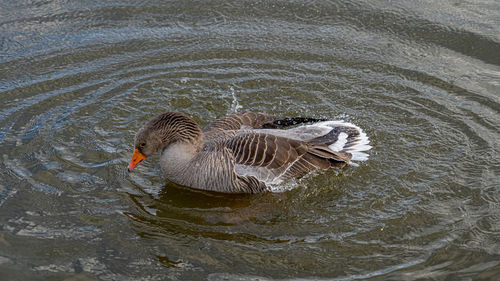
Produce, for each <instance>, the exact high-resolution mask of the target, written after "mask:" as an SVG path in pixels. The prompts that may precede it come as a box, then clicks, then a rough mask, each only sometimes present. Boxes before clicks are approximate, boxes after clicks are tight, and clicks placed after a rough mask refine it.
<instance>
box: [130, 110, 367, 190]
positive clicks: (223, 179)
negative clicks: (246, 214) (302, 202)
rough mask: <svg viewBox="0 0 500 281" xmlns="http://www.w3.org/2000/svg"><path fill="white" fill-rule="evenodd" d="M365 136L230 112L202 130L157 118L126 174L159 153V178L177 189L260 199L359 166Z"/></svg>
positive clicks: (325, 123) (354, 130) (182, 118)
mask: <svg viewBox="0 0 500 281" xmlns="http://www.w3.org/2000/svg"><path fill="white" fill-rule="evenodd" d="M369 143H370V141H369V138H368V136H367V135H366V134H365V133H364V132H363V130H362V129H361V128H359V127H358V126H356V125H354V124H351V123H349V122H344V121H330V120H327V119H318V118H305V117H286V118H281V117H277V116H275V115H272V114H267V113H257V112H242V113H233V114H229V115H226V116H224V117H221V118H219V119H216V120H215V121H213V122H212V123H210V124H208V125H207V126H206V127H205V128H203V129H201V127H200V126H199V125H198V124H197V123H196V122H195V121H194V120H193V119H192V118H191V117H189V116H188V115H186V114H184V113H180V112H165V113H162V114H160V115H158V116H156V117H155V118H153V119H152V120H150V121H149V122H147V123H146V124H144V125H143V126H142V127H141V128H140V129H139V130H138V131H137V133H136V135H135V140H134V152H133V155H132V159H131V160H130V163H129V165H128V171H129V172H131V171H132V170H133V169H134V168H136V167H137V166H138V165H139V164H141V163H142V162H143V161H144V160H146V158H148V157H149V156H151V155H153V154H155V153H158V152H160V153H161V155H160V166H161V168H162V171H163V174H164V176H165V177H166V178H167V179H168V180H169V181H171V182H174V183H176V184H178V185H181V186H187V187H190V188H194V189H201V190H206V191H215V192H223V193H260V192H268V191H271V192H272V191H273V190H274V189H273V187H275V186H279V185H280V184H284V183H286V182H288V181H291V180H292V179H296V178H300V177H303V176H305V175H306V174H308V173H311V172H312V171H315V170H328V169H340V168H342V167H344V166H345V165H346V164H348V163H353V162H352V161H365V160H367V159H368V154H367V153H365V152H363V151H367V150H369V149H371V148H372V147H371V145H369Z"/></svg>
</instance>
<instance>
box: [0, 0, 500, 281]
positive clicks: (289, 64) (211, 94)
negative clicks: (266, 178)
mask: <svg viewBox="0 0 500 281" xmlns="http://www.w3.org/2000/svg"><path fill="white" fill-rule="evenodd" d="M499 14H500V4H499V2H498V1H496V0H482V1H472V2H468V1H300V0H299V1H234V2H230V1H86V2H83V1H64V0H62V1H52V0H47V1H23V0H21V1H6V0H3V1H2V0H0V155H1V157H2V159H1V160H2V161H1V164H0V280H2V281H3V280H257V279H258V280H275V279H278V280H289V279H290V280H308V279H314V280H358V279H373V280H499V278H500V277H499V276H500V191H499V188H500V17H499ZM235 109H238V110H239V111H244V110H251V111H261V112H269V113H273V114H276V115H281V116H296V115H299V116H310V117H321V118H331V119H343V120H346V121H349V122H352V123H355V124H357V125H359V126H360V127H362V128H363V129H364V130H365V132H366V133H367V134H368V135H369V136H370V139H371V141H372V145H373V149H372V150H371V151H370V155H371V156H370V160H369V161H367V162H364V163H362V164H361V165H360V166H359V167H352V166H351V167H346V168H345V169H342V170H340V171H338V172H334V171H332V172H328V173H324V174H318V175H313V176H309V177H306V178H305V179H302V180H300V181H298V182H297V184H296V185H295V187H294V188H293V189H291V190H289V191H286V192H282V193H274V194H273V193H267V194H260V195H255V196H245V195H238V196H235V195H232V196H230V195H224V194H212V193H204V192H199V191H194V190H190V189H186V188H182V187H177V186H174V185H173V184H170V183H168V182H167V181H166V180H165V179H164V178H163V177H162V175H161V171H160V168H159V164H158V157H153V159H148V161H147V162H145V163H144V164H142V165H141V166H140V167H139V168H138V169H136V170H135V171H134V172H133V173H131V174H128V173H127V172H126V168H127V164H128V161H129V160H130V157H131V154H132V144H133V137H134V134H135V131H136V130H137V129H138V128H139V127H140V126H141V125H142V124H143V123H144V122H145V121H147V120H149V119H150V118H152V117H154V116H155V115H156V114H159V113H161V112H164V111H181V112H184V113H187V114H188V115H191V116H193V117H194V118H195V119H196V120H197V121H198V122H200V123H201V124H202V125H206V124H207V123H208V122H210V121H212V120H214V119H215V118H216V117H218V116H221V115H225V114H227V113H230V112H233V111H234V110H235Z"/></svg>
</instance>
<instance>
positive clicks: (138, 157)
mask: <svg viewBox="0 0 500 281" xmlns="http://www.w3.org/2000/svg"><path fill="white" fill-rule="evenodd" d="M144 160H146V156H144V154H142V153H140V152H139V150H137V148H135V149H134V155H132V160H130V163H129V164H128V171H129V172H130V171H132V170H133V169H134V168H135V167H137V166H139V164H141V163H142V161H144Z"/></svg>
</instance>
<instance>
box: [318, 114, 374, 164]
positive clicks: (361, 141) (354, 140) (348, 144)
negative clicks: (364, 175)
mask: <svg viewBox="0 0 500 281" xmlns="http://www.w3.org/2000/svg"><path fill="white" fill-rule="evenodd" d="M318 125H324V126H328V127H331V128H336V127H340V128H341V127H348V128H353V129H355V130H356V131H358V132H359V135H357V136H355V137H349V135H348V134H347V133H345V132H341V133H340V134H339V135H338V139H337V141H336V142H334V143H332V144H331V145H329V146H328V147H329V148H330V149H332V150H333V151H339V152H349V153H351V154H352V159H351V161H366V160H368V156H369V155H368V154H367V153H364V152H363V151H367V150H370V149H371V148H372V146H371V145H369V143H370V140H369V138H368V136H367V135H366V134H365V133H364V132H363V130H362V129H361V128H360V127H358V126H356V125H354V124H352V123H348V122H344V121H325V122H321V123H318ZM350 164H352V163H350Z"/></svg>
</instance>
